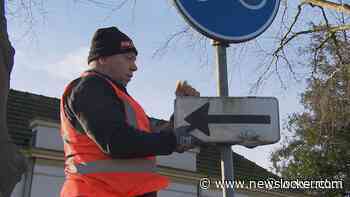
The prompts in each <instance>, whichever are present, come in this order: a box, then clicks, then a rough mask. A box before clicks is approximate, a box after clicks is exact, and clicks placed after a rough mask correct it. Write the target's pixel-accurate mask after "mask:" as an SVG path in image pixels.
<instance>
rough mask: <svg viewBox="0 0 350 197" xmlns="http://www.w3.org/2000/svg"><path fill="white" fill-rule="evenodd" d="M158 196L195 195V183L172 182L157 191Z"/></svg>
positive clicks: (194, 196)
mask: <svg viewBox="0 0 350 197" xmlns="http://www.w3.org/2000/svg"><path fill="white" fill-rule="evenodd" d="M158 197H197V187H196V186H195V185H190V184H184V183H178V182H172V183H171V184H170V186H169V187H168V188H166V189H165V190H161V191H159V192H158Z"/></svg>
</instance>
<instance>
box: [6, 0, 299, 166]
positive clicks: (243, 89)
mask: <svg viewBox="0 0 350 197" xmlns="http://www.w3.org/2000/svg"><path fill="white" fill-rule="evenodd" d="M73 2H75V3H73ZM85 2H87V1H70V0H60V1H49V2H46V1H44V4H43V5H42V8H43V9H42V8H41V7H40V6H41V5H38V6H39V7H33V8H32V9H33V13H34V21H31V22H33V24H34V25H33V27H34V28H32V29H31V28H30V27H31V25H30V23H29V22H30V21H29V20H28V19H29V17H27V16H25V15H24V13H23V12H21V13H16V15H15V16H14V15H11V16H8V17H9V33H10V38H11V40H12V41H13V44H14V46H15V48H16V56H15V67H14V70H13V73H12V79H11V88H13V89H17V90H21V91H26V92H32V93H35V94H41V95H45V96H51V97H57V98H58V97H60V96H61V94H62V92H63V88H64V86H65V85H66V84H67V83H68V82H69V81H70V80H72V79H74V78H76V77H78V76H79V73H80V72H82V71H83V70H84V69H86V68H87V66H86V58H87V54H88V49H89V43H90V39H91V37H92V35H93V33H94V32H95V30H96V29H97V28H99V27H104V26H111V25H114V26H117V27H118V28H119V29H120V30H121V31H123V32H125V33H126V34H128V35H129V36H130V37H131V38H132V39H133V40H134V43H135V45H136V47H137V49H138V51H139V56H138V59H137V65H138V68H139V69H138V71H137V72H136V74H135V78H134V80H133V81H132V82H131V83H130V84H129V86H128V89H129V92H130V94H131V95H132V96H134V97H135V98H136V99H137V100H138V101H139V103H140V104H141V105H142V106H143V107H144V108H145V111H146V112H147V113H148V114H149V115H151V116H155V117H158V118H163V119H168V117H169V116H170V114H171V113H172V112H173V101H174V98H175V96H174V89H175V84H176V80H187V81H188V82H189V83H190V84H192V85H193V86H194V87H195V88H196V89H198V90H199V91H200V92H201V95H202V96H216V79H215V66H214V65H215V61H213V57H214V51H213V49H212V46H211V45H210V42H209V41H208V42H207V47H208V48H207V50H196V49H192V48H191V47H190V46H189V45H190V44H191V39H182V40H178V41H176V42H175V43H173V44H171V48H170V49H168V50H167V51H166V53H165V54H164V55H162V56H156V57H155V58H154V57H153V53H154V51H155V50H156V49H157V48H159V47H160V46H162V44H164V42H165V41H166V40H167V38H169V36H170V35H171V34H172V33H174V32H176V31H179V30H181V29H182V27H183V26H184V22H183V19H182V18H181V17H180V16H179V15H178V13H177V11H176V10H175V8H173V7H172V6H171V4H170V3H169V2H168V1H162V0H152V1H137V4H136V7H135V9H134V11H133V9H132V4H126V5H125V6H124V7H123V8H122V9H120V10H115V11H114V12H111V11H110V9H105V8H99V7H96V6H95V5H93V4H90V3H85ZM106 2H107V3H108V2H110V1H106ZM102 7H103V6H102ZM12 10H13V9H12ZM228 25H229V24H228ZM232 28H239V27H232ZM274 29H275V30H276V29H278V26H277V25H276V24H274V25H273V26H272V27H271V29H269V30H268V31H267V32H265V33H264V34H263V35H262V36H261V37H260V38H259V39H260V40H261V42H259V44H260V45H261V46H267V47H270V46H272V43H270V42H269V40H268V38H270V37H273V36H275V35H274V33H275V32H276V31H274ZM263 38H266V39H263ZM253 42H254V41H251V42H248V43H246V44H243V45H239V46H240V47H238V48H237V47H236V46H234V47H230V48H229V51H228V53H229V54H230V55H229V57H228V67H229V68H228V71H229V77H228V79H229V91H230V96H247V95H249V90H250V88H251V85H252V83H253V82H254V81H255V80H256V79H257V77H258V72H257V71H261V68H260V67H259V63H260V62H261V59H262V58H263V57H260V56H259V54H258V53H255V52H254V51H255V50H256V48H255V46H256V45H254V44H253ZM237 46H238V45H237ZM207 56H208V59H207V61H205V60H206V57H207ZM203 60H204V61H203ZM304 87H305V84H304V83H298V84H297V83H290V84H289V86H288V89H282V88H281V87H280V83H279V82H278V80H277V79H276V78H275V77H272V78H271V81H269V82H268V83H266V84H265V85H264V86H263V88H262V89H260V91H259V92H258V93H257V94H253V95H254V96H274V97H277V98H278V100H279V104H280V106H279V107H280V120H281V128H283V122H284V121H285V120H286V117H287V116H288V114H291V113H293V112H297V111H302V109H303V108H302V106H301V105H300V104H299V98H300V96H299V95H300V93H301V92H302V91H303V89H304ZM250 95H252V94H250ZM281 131H282V136H283V135H284V134H285V130H283V129H282V130H281ZM277 146H278V144H275V145H268V146H260V147H257V148H254V149H246V148H244V147H240V146H234V147H233V149H234V150H235V151H236V152H237V153H239V154H241V155H243V156H244V157H246V158H248V159H249V160H252V161H254V162H255V163H257V164H258V165H260V166H262V167H264V168H267V169H269V168H270V167H271V166H272V165H271V163H270V162H269V155H270V153H271V151H272V150H273V149H274V148H276V147H277Z"/></svg>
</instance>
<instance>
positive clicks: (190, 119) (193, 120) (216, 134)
mask: <svg viewBox="0 0 350 197" xmlns="http://www.w3.org/2000/svg"><path fill="white" fill-rule="evenodd" d="M182 125H190V126H191V127H192V129H194V130H195V131H194V132H192V133H193V134H194V135H195V136H196V137H198V138H200V139H201V140H203V141H206V142H216V143H231V144H241V145H244V146H249V147H251V146H257V145H263V144H270V143H274V142H276V141H278V140H279V138H280V134H279V118H278V101H277V99H275V98H271V97H226V98H220V97H179V98H177V99H176V101H175V126H176V127H178V126H182Z"/></svg>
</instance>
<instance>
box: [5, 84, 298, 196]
mask: <svg viewBox="0 0 350 197" xmlns="http://www.w3.org/2000/svg"><path fill="white" fill-rule="evenodd" d="M59 102H60V101H59V99H57V98H51V97H46V96H41V95H36V94H32V93H27V92H22V91H17V90H10V94H9V100H8V127H9V132H10V135H11V137H12V140H13V142H14V143H15V144H17V145H18V146H20V148H21V150H22V151H23V153H24V154H25V155H26V156H27V157H28V159H29V161H30V162H29V170H28V172H27V173H26V174H25V175H24V176H23V178H22V180H21V182H20V183H18V184H17V185H16V188H15V190H14V192H13V194H12V197H47V196H59V192H60V189H61V186H62V183H63V182H64V171H63V167H64V158H63V143H62V140H61V137H60V134H59V127H60V122H59ZM232 154H233V159H234V171H235V179H237V180H264V179H267V178H268V177H273V178H278V177H277V176H276V175H274V174H272V173H270V172H268V171H267V170H265V169H264V168H262V167H260V166H258V165H256V164H255V163H254V162H251V161H249V160H247V159H246V158H244V157H243V156H241V155H238V154H236V153H234V152H232ZM157 162H158V165H159V172H160V173H161V174H163V175H165V176H168V177H169V178H170V179H171V181H172V183H171V185H170V187H169V188H167V189H166V190H163V191H160V192H159V195H158V196H160V197H162V196H167V197H176V196H179V197H180V196H181V197H195V196H202V197H204V196H208V197H209V196H222V192H221V190H220V189H219V188H213V187H212V188H211V189H210V190H208V191H205V190H203V189H200V187H199V180H200V179H201V178H203V177H208V178H210V179H212V180H214V179H216V180H220V177H221V167H220V152H219V150H218V149H217V148H216V147H206V148H201V150H199V149H198V150H193V151H187V152H185V153H183V154H177V153H174V154H172V155H170V156H161V157H158V158H157ZM212 185H213V184H212ZM246 196H253V197H254V196H261V197H265V196H266V197H267V196H291V195H288V194H287V193H283V192H276V191H269V190H266V191H264V192H259V190H255V189H238V190H237V195H236V197H246ZM293 196H296V195H293Z"/></svg>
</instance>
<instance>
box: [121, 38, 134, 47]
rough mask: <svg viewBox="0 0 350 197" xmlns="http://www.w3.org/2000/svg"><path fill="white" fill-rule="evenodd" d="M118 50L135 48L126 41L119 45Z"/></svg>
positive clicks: (130, 42)
mask: <svg viewBox="0 0 350 197" xmlns="http://www.w3.org/2000/svg"><path fill="white" fill-rule="evenodd" d="M120 48H121V49H131V48H135V46H134V44H133V43H132V41H130V40H128V41H122V42H121V43H120Z"/></svg>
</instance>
